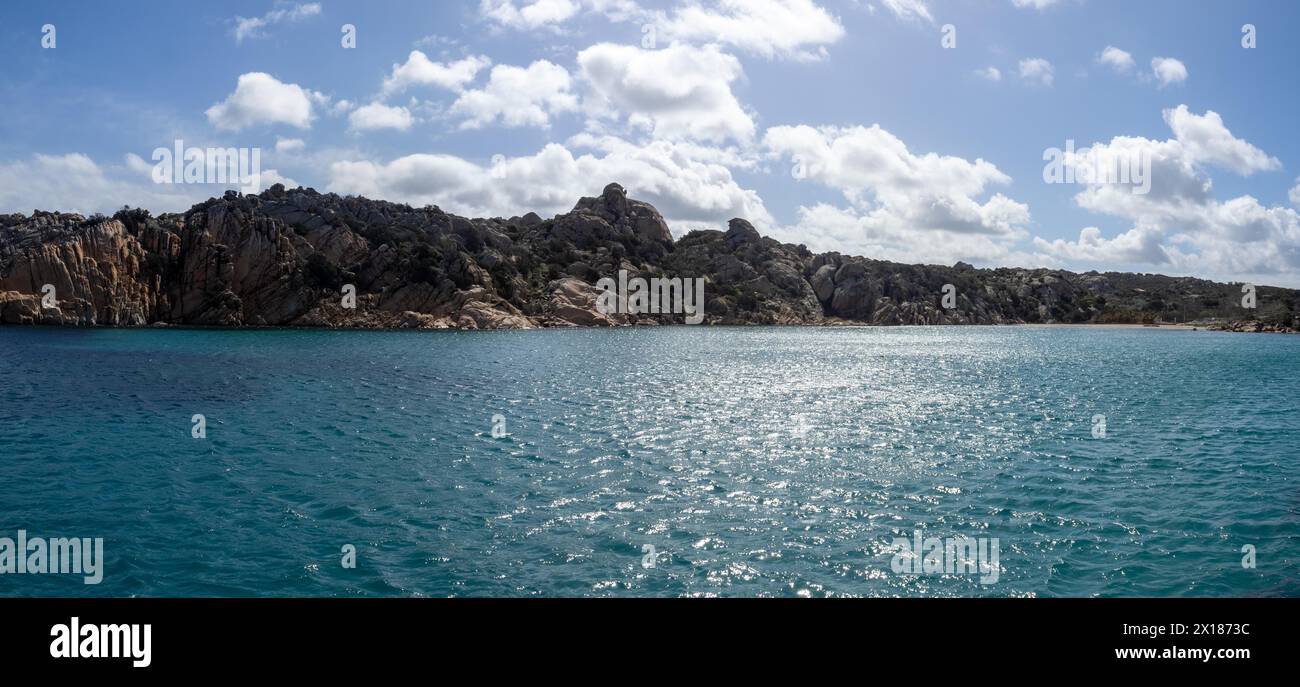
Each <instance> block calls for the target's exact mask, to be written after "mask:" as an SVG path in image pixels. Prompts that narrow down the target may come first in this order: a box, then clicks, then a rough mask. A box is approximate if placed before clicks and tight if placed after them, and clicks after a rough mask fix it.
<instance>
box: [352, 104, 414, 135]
mask: <svg viewBox="0 0 1300 687" xmlns="http://www.w3.org/2000/svg"><path fill="white" fill-rule="evenodd" d="M348 123H349V125H350V126H351V128H352V130H354V131H372V130H375V129H397V130H398V131H406V130H407V129H409V128H411V111H410V110H408V109H406V108H405V107H393V106H389V105H384V104H383V103H370V104H369V105H365V106H363V107H359V108H357V109H355V110H353V111H352V114H350V115H348Z"/></svg>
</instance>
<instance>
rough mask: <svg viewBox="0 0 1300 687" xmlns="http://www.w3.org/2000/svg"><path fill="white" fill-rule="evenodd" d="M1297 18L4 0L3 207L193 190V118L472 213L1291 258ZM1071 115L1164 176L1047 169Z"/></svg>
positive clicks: (1063, 9)
mask: <svg viewBox="0 0 1300 687" xmlns="http://www.w3.org/2000/svg"><path fill="white" fill-rule="evenodd" d="M345 24H350V25H352V26H354V27H355V28H356V47H355V48H351V49H349V48H344V47H343V46H342V45H341V39H342V37H343V33H342V31H341V27H343V25H345ZM1245 24H1251V25H1253V26H1254V27H1255V32H1256V33H1255V36H1256V44H1255V47H1254V48H1250V49H1248V48H1245V47H1243V45H1242V38H1243V34H1242V27H1243V25H1245ZM45 25H52V26H53V27H54V34H53V37H54V47H53V48H44V47H42V38H43V36H44V35H45V34H44V33H43V29H42V27H44V26H45ZM1298 33H1300V5H1297V4H1296V3H1292V2H1284V1H1282V0H1276V1H1269V2H1249V1H1248V2H1240V1H1234V2H1226V1H1224V2H1218V1H1211V0H1181V1H1172V0H1171V1H1160V0H1146V1H1144V2H1119V1H1118V0H857V1H854V0H842V1H839V2H836V1H834V0H744V1H741V0H462V1H459V2H457V1H453V0H447V1H442V2H398V1H395V0H394V1H378V2H364V3H363V2H343V1H339V0H334V1H331V0H321V1H320V2H317V3H310V2H309V3H303V2H273V1H271V0H261V1H237V2H229V3H222V4H221V5H220V6H215V5H211V4H198V3H174V2H161V1H160V2H152V1H140V2H130V3H103V2H61V3H44V4H41V5H38V4H35V3H21V4H20V3H6V4H5V6H4V7H3V9H0V39H2V41H0V64H3V65H4V68H3V70H0V102H3V103H4V105H3V109H0V112H2V113H3V116H0V212H30V211H31V210H32V209H33V208H40V209H61V210H68V211H80V212H94V211H103V212H111V211H112V210H113V209H115V208H117V207H120V206H122V205H132V206H142V207H148V208H151V209H153V210H155V211H175V210H180V209H184V208H186V207H188V206H189V205H190V204H192V203H194V202H196V201H198V200H201V199H203V198H206V197H208V196H211V195H215V194H217V193H219V192H220V191H221V189H220V188H218V187H216V186H213V185H206V184H204V185H192V184H190V185H187V184H155V183H153V181H152V180H151V176H150V167H151V166H152V164H153V161H152V158H151V154H152V151H153V150H154V149H156V148H158V147H167V148H170V147H172V145H173V143H174V141H175V140H176V139H183V140H184V141H185V144H186V145H193V146H201V147H206V146H222V147H225V146H234V147H240V148H253V147H256V148H260V149H261V151H262V170H263V178H262V181H263V184H264V185H265V184H269V183H271V182H273V181H281V180H283V181H285V182H287V183H290V184H302V185H306V186H312V187H315V188H316V189H318V190H321V191H326V190H329V191H337V192H339V193H356V194H362V195H367V196H372V197H380V198H385V199H390V200H396V201H404V202H410V203H412V204H417V205H422V204H425V203H433V204H437V205H439V206H441V207H443V208H444V209H446V210H448V211H451V212H456V213H459V214H466V215H472V216H480V215H506V216H508V215H514V214H523V213H524V212H527V211H529V210H534V211H537V212H539V213H541V214H543V215H550V214H554V213H558V212H563V211H565V210H567V209H569V208H570V207H572V205H573V203H574V202H575V201H576V200H577V198H578V197H579V196H580V195H592V194H595V193H597V192H599V190H600V189H601V188H602V187H603V186H604V184H605V183H607V182H610V181H618V182H620V183H622V184H624V185H625V186H626V187H628V189H629V192H630V194H631V195H632V196H633V197H637V198H641V199H645V200H648V201H650V202H652V203H654V204H655V205H656V206H657V207H659V208H660V210H661V211H662V212H663V213H664V214H665V216H666V217H667V218H668V219H669V222H670V224H671V226H672V227H673V230H674V232H675V233H677V234H678V235H681V234H683V233H685V232H686V231H689V230H690V229H694V228H721V227H724V226H725V224H726V221H727V220H728V219H730V218H731V217H736V216H741V217H746V218H748V219H750V220H751V221H753V222H754V224H755V225H756V226H758V227H759V228H760V230H762V231H764V232H765V233H767V234H769V235H772V236H776V237H777V238H780V239H782V240H786V241H792V242H802V243H806V244H808V246H809V247H810V248H813V249H814V250H839V251H841V252H845V253H853V254H862V255H868V256H870V257H878V258H887V259H894V260H902V261H908V262H927V263H943V264H951V263H952V262H955V261H956V260H965V261H968V262H973V263H975V264H977V265H981V266H1000V265H1015V266H1050V267H1063V268H1068V269H1077V270H1086V269H1101V270H1106V269H1120V270H1134V271H1147V272H1162V273H1166V274H1191V275H1196V276H1204V277H1210V278H1216V279H1225V280H1242V281H1251V282H1259V283H1269V284H1279V285H1289V286H1300V215H1297V213H1296V210H1295V208H1296V206H1297V204H1300V188H1298V187H1297V175H1300V142H1297V140H1296V138H1295V136H1294V135H1293V132H1294V130H1295V128H1294V125H1293V122H1294V121H1295V120H1296V111H1297V97H1298V96H1297V95H1296V94H1297V76H1296V65H1300V47H1298V46H1297V45H1296V44H1295V42H1294V41H1292V40H1290V38H1289V37H1290V36H1294V35H1297V34H1298ZM945 35H947V36H955V46H954V47H951V48H946V47H944V44H943V39H944V37H945ZM651 38H653V41H650V40H649V39H651ZM1068 140H1073V141H1074V142H1075V145H1076V146H1077V147H1079V148H1084V147H1088V148H1090V150H1091V151H1092V153H1090V154H1089V153H1084V154H1081V155H1080V156H1078V157H1076V158H1073V161H1072V163H1071V164H1074V165H1084V164H1086V162H1087V161H1089V160H1092V159H1101V158H1102V156H1103V154H1109V155H1113V156H1119V157H1121V158H1122V159H1128V160H1133V161H1135V163H1137V162H1140V161H1146V163H1147V164H1148V165H1149V170H1150V179H1151V186H1150V191H1149V192H1148V193H1145V194H1139V193H1135V192H1134V191H1135V189H1134V187H1133V186H1132V185H1126V184H1122V183H1112V182H1099V183H1091V184H1059V183H1046V182H1045V181H1044V165H1045V164H1046V163H1045V162H1044V154H1045V151H1048V150H1049V149H1052V148H1064V147H1065V146H1066V142H1067V141H1068ZM1093 156H1095V157H1093Z"/></svg>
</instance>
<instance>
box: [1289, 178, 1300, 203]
mask: <svg viewBox="0 0 1300 687" xmlns="http://www.w3.org/2000/svg"><path fill="white" fill-rule="evenodd" d="M1286 195H1287V199H1288V200H1290V201H1291V204H1292V205H1294V206H1296V207H1298V208H1300V178H1298V179H1296V180H1295V186H1292V187H1291V191H1290V192H1289V193H1287V194H1286Z"/></svg>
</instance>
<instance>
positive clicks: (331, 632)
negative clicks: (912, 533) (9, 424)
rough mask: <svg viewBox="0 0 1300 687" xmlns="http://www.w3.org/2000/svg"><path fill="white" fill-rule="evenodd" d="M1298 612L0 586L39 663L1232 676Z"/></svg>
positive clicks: (15, 633) (1216, 606) (342, 670)
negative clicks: (74, 594) (242, 595)
mask: <svg viewBox="0 0 1300 687" xmlns="http://www.w3.org/2000/svg"><path fill="white" fill-rule="evenodd" d="M1298 610H1300V601H1296V600H1292V599H1227V600H1209V599H1170V600H1165V599H1131V600H1121V599H1093V600H1083V599H1003V600H993V599H916V600H907V599H870V600H755V599H733V600H563V599H557V600H542V599H529V600H456V599H452V600H435V599H384V600H380V599H375V600H369V599H3V600H0V655H3V656H4V658H5V665H7V666H29V667H33V668H37V669H39V670H40V671H41V672H40V673H38V674H40V675H48V676H53V675H58V674H60V673H62V672H64V671H75V672H84V671H91V672H95V673H99V672H106V671H111V672H117V671H126V672H127V673H128V674H131V673H136V674H138V676H139V677H146V676H153V675H157V674H164V673H165V674H173V673H175V674H189V675H202V676H216V675H226V674H229V675H256V674H261V673H264V672H266V671H268V670H275V669H279V670H284V671H292V672H293V673H294V674H296V675H311V674H326V675H331V676H336V677H337V676H339V675H343V674H349V673H361V674H364V673H369V672H370V671H371V670H373V669H374V667H375V666H377V665H382V666H384V668H385V669H386V670H389V669H401V668H410V669H421V670H427V669H428V668H429V667H430V663H431V662H433V663H436V664H438V665H439V666H440V667H444V668H446V667H461V668H465V669H472V670H474V671H477V673H479V674H483V675H485V676H487V675H492V676H496V675H498V674H500V673H502V672H503V671H511V670H518V671H525V672H527V671H545V672H550V670H552V669H557V668H558V669H560V670H561V673H563V672H564V671H565V670H577V671H580V672H585V668H590V667H592V666H593V664H596V663H613V664H620V663H622V664H624V667H625V668H626V669H627V670H628V671H630V674H635V673H637V672H638V671H640V670H642V669H643V668H644V667H645V665H648V664H647V662H649V663H651V664H653V663H655V662H660V663H658V665H661V666H663V665H664V664H663V663H662V661H665V660H673V661H676V660H679V659H684V658H689V657H692V656H697V657H699V658H701V659H703V660H704V665H706V666H713V667H714V668H716V669H725V670H726V671H727V672H728V673H729V674H730V675H734V676H739V675H744V674H767V673H769V672H770V671H772V670H778V669H782V668H798V667H799V665H800V664H801V662H812V663H814V664H816V667H818V668H827V667H832V666H837V665H843V666H848V667H852V666H854V665H856V666H858V667H859V668H864V669H865V668H868V667H869V666H871V665H876V664H877V663H880V664H894V665H898V666H912V667H914V668H917V669H919V670H920V671H921V673H920V674H918V675H917V677H918V678H920V677H923V676H924V675H935V676H938V675H942V676H944V679H952V678H961V677H971V678H976V679H979V678H988V677H992V676H994V675H1003V676H1005V675H1006V672H1005V671H1007V670H1008V669H1010V670H1015V669H1017V668H1018V667H1020V666H1022V665H1023V666H1025V667H1028V666H1035V665H1039V664H1044V663H1047V664H1054V665H1056V666H1057V667H1058V668H1059V669H1062V670H1066V671H1067V672H1065V673H1061V674H1060V677H1066V676H1068V675H1073V674H1075V672H1074V671H1077V670H1083V671H1089V672H1093V671H1104V672H1107V673H1113V674H1116V675H1123V674H1129V673H1134V672H1140V673H1151V672H1155V673H1157V674H1158V673H1168V672H1177V673H1183V672H1186V671H1193V670H1194V671H1197V672H1198V673H1203V671H1206V670H1213V671H1216V672H1217V671H1220V670H1222V671H1229V672H1231V673H1232V674H1235V675H1244V674H1251V673H1254V671H1256V670H1259V669H1271V670H1280V669H1282V668H1285V667H1286V664H1287V663H1288V662H1289V659H1291V658H1292V657H1293V656H1294V652H1295V649H1294V643H1295V637H1296V633H1295V617H1296V611H1298ZM990 671H992V672H990ZM557 675H558V674H557ZM611 677H612V676H611Z"/></svg>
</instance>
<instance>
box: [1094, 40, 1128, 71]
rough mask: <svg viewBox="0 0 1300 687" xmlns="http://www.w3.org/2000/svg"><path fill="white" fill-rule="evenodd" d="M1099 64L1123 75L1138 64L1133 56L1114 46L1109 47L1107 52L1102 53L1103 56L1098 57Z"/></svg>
mask: <svg viewBox="0 0 1300 687" xmlns="http://www.w3.org/2000/svg"><path fill="white" fill-rule="evenodd" d="M1097 63H1098V64H1104V65H1106V66H1108V67H1110V68H1111V69H1114V70H1115V71H1117V72H1119V73H1121V74H1127V73H1128V72H1129V71H1131V70H1132V69H1133V66H1134V65H1135V64H1136V63H1135V62H1134V61H1133V56H1132V55H1130V54H1129V53H1128V52H1126V51H1124V50H1120V49H1119V48H1117V47H1115V46H1113V45H1108V46H1106V49H1105V50H1102V51H1101V54H1100V55H1098V56H1097Z"/></svg>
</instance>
